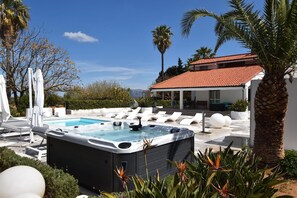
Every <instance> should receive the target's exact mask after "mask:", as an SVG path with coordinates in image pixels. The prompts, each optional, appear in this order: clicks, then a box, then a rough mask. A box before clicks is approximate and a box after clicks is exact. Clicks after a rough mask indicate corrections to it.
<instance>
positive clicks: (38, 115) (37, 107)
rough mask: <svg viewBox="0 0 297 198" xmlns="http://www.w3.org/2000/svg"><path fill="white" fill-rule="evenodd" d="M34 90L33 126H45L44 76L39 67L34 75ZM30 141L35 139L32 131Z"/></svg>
mask: <svg viewBox="0 0 297 198" xmlns="http://www.w3.org/2000/svg"><path fill="white" fill-rule="evenodd" d="M32 82H33V90H34V93H35V95H34V107H33V112H32V122H31V125H32V127H33V126H39V127H42V126H43V105H44V86H43V77H42V72H41V70H40V69H37V70H36V72H35V73H34V75H33V76H32ZM30 141H31V142H33V141H34V137H33V133H32V132H31V133H30Z"/></svg>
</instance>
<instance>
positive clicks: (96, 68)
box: [76, 61, 155, 78]
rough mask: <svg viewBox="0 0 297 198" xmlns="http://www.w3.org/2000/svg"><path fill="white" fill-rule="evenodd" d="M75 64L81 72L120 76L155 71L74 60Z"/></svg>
mask: <svg viewBox="0 0 297 198" xmlns="http://www.w3.org/2000/svg"><path fill="white" fill-rule="evenodd" d="M76 64H77V65H78V67H79V68H81V71H83V73H103V72H106V73H113V75H120V76H129V78H130V77H131V76H134V75H139V74H154V73H155V72H153V71H150V70H146V69H143V68H141V67H137V68H131V67H117V66H102V65H97V64H94V63H89V62H80V61H76Z"/></svg>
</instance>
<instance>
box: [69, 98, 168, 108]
mask: <svg viewBox="0 0 297 198" xmlns="http://www.w3.org/2000/svg"><path fill="white" fill-rule="evenodd" d="M137 102H138V103H139V106H143V107H145V106H154V105H157V106H163V107H170V105H171V101H170V100H156V101H155V100H152V99H151V98H139V99H137ZM65 103H66V109H71V110H78V109H99V108H116V107H129V106H130V105H131V101H123V100H67V101H65Z"/></svg>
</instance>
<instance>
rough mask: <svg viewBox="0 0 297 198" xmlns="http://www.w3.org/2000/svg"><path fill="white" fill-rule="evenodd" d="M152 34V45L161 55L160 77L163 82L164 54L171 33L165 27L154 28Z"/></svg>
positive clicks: (168, 44)
mask: <svg viewBox="0 0 297 198" xmlns="http://www.w3.org/2000/svg"><path fill="white" fill-rule="evenodd" d="M152 33H153V44H154V45H155V46H157V48H158V50H159V52H160V53H161V61H162V62H161V68H162V69H161V76H162V80H164V54H165V52H166V50H167V49H168V48H169V47H170V45H171V36H172V35H173V33H172V32H171V30H170V27H168V26H166V25H161V26H158V27H156V29H155V30H153V31H152Z"/></svg>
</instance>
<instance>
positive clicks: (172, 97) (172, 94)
mask: <svg viewBox="0 0 297 198" xmlns="http://www.w3.org/2000/svg"><path fill="white" fill-rule="evenodd" d="M173 100H174V91H171V107H173V106H174V104H173Z"/></svg>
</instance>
